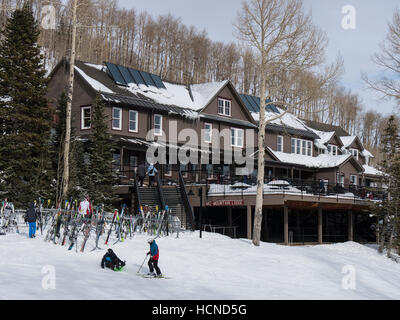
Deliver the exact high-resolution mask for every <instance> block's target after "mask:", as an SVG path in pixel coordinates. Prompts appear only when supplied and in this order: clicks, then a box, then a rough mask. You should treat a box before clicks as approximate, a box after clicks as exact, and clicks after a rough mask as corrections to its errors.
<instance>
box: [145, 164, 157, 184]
mask: <svg viewBox="0 0 400 320" xmlns="http://www.w3.org/2000/svg"><path fill="white" fill-rule="evenodd" d="M157 172H158V171H157V169H156V167H155V166H154V164H153V163H150V165H149V167H148V169H147V175H148V176H149V185H150V187H152V186H153V182H154V177H155V175H156V173H157Z"/></svg>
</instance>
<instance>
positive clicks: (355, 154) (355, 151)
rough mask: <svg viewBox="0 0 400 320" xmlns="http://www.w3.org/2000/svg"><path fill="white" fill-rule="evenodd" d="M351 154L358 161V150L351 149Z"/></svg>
mask: <svg viewBox="0 0 400 320" xmlns="http://www.w3.org/2000/svg"><path fill="white" fill-rule="evenodd" d="M350 153H351V154H352V155H353V156H354V158H356V159H357V160H358V154H359V153H358V150H357V149H350Z"/></svg>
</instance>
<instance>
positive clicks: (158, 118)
mask: <svg viewBox="0 0 400 320" xmlns="http://www.w3.org/2000/svg"><path fill="white" fill-rule="evenodd" d="M154 135H156V136H162V115H160V114H155V115H154Z"/></svg>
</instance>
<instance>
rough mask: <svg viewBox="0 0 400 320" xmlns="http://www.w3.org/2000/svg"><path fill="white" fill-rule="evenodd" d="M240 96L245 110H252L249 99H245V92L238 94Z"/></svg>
mask: <svg viewBox="0 0 400 320" xmlns="http://www.w3.org/2000/svg"><path fill="white" fill-rule="evenodd" d="M239 96H240V98H241V99H242V101H243V103H244V105H245V106H246V108H247V110H249V111H250V112H254V110H253V107H252V106H251V104H250V102H249V100H248V99H247V96H246V95H245V94H240V95H239Z"/></svg>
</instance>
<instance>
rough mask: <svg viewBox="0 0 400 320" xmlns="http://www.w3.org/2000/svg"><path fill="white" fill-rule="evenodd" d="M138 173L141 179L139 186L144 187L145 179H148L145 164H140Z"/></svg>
mask: <svg viewBox="0 0 400 320" xmlns="http://www.w3.org/2000/svg"><path fill="white" fill-rule="evenodd" d="M137 173H138V178H139V186H140V187H143V181H144V178H145V177H146V167H145V166H144V164H143V163H141V164H139V167H138V170H137Z"/></svg>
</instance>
